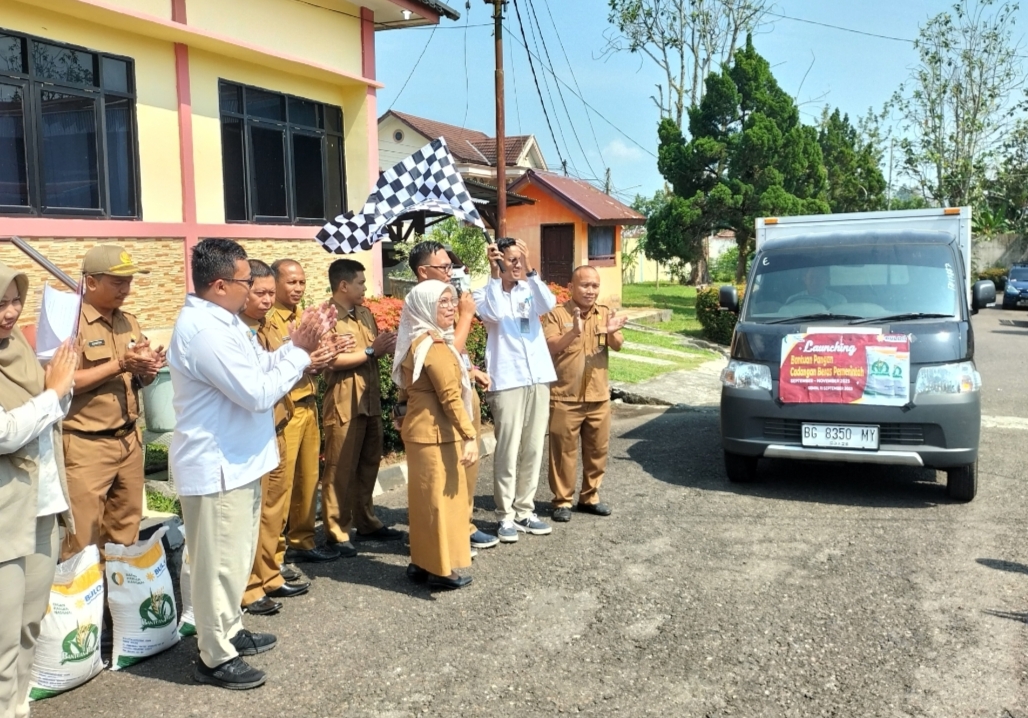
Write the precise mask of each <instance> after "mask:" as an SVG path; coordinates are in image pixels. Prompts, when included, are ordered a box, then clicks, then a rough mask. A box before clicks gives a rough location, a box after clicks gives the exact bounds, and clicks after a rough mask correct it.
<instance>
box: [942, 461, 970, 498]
mask: <svg viewBox="0 0 1028 718" xmlns="http://www.w3.org/2000/svg"><path fill="white" fill-rule="evenodd" d="M946 493H947V494H948V495H949V497H950V498H951V499H953V500H954V501H971V500H973V499H974V497H975V495H976V494H977V493H978V462H977V461H976V462H974V463H973V464H970V465H968V466H958V467H956V468H953V469H947V470H946Z"/></svg>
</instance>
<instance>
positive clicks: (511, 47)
mask: <svg viewBox="0 0 1028 718" xmlns="http://www.w3.org/2000/svg"><path fill="white" fill-rule="evenodd" d="M506 47H507V57H508V62H507V66H508V67H510V79H511V80H512V81H513V82H514V109H515V110H516V111H517V115H518V134H519V135H520V134H523V132H522V130H521V101H520V100H519V99H518V74H517V73H516V72H515V71H514V45H512V44H511V43H509V42H508V43H507V45H506Z"/></svg>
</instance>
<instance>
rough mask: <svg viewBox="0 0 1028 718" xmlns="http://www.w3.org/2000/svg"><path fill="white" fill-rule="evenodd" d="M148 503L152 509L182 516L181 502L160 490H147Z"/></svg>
mask: <svg viewBox="0 0 1028 718" xmlns="http://www.w3.org/2000/svg"><path fill="white" fill-rule="evenodd" d="M146 505H147V507H148V508H149V509H150V510H151V511H161V512H163V513H168V514H175V515H176V516H182V506H181V505H180V504H179V501H178V499H174V498H172V497H170V496H165V495H164V494H162V493H160V492H159V491H153V490H151V489H147V490H146Z"/></svg>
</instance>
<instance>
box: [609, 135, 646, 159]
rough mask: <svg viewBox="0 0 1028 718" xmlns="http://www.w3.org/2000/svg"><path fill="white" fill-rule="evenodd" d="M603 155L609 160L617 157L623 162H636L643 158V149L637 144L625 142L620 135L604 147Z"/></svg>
mask: <svg viewBox="0 0 1028 718" xmlns="http://www.w3.org/2000/svg"><path fill="white" fill-rule="evenodd" d="M603 156H604V157H606V158H607V159H608V160H610V159H615V160H620V161H622V162H636V161H638V160H641V159H642V158H643V151H642V150H640V149H639V148H638V147H636V146H635V145H629V144H625V142H624V140H622V139H621V138H620V137H615V138H614V139H613V140H611V141H610V142H608V143H607V146H606V147H604V148H603Z"/></svg>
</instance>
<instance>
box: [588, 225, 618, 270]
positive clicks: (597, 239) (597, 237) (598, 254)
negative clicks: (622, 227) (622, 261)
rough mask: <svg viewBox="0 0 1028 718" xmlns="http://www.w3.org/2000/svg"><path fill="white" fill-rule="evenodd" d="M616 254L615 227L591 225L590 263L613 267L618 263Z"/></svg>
mask: <svg viewBox="0 0 1028 718" xmlns="http://www.w3.org/2000/svg"><path fill="white" fill-rule="evenodd" d="M614 252H615V247H614V227H595V226H593V225H591V224H590V225H589V263H590V264H595V265H598V266H613V265H614V264H616V263H617V260H616V258H615V256H614Z"/></svg>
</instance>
